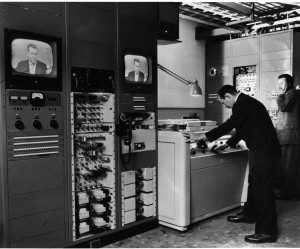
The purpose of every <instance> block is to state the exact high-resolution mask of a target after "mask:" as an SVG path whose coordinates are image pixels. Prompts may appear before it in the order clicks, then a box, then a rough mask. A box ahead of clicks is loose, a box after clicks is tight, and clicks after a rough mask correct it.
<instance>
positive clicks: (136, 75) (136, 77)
mask: <svg viewBox="0 0 300 249" xmlns="http://www.w3.org/2000/svg"><path fill="white" fill-rule="evenodd" d="M133 65H134V71H131V72H129V73H128V76H127V80H129V81H137V82H144V79H145V75H144V73H142V72H141V71H140V67H141V63H140V61H139V60H138V59H134V60H133Z"/></svg>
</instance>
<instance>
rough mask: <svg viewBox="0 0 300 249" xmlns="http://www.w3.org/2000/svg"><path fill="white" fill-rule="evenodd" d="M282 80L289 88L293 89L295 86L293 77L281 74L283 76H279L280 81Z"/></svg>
mask: <svg viewBox="0 0 300 249" xmlns="http://www.w3.org/2000/svg"><path fill="white" fill-rule="evenodd" d="M282 78H284V79H285V81H286V84H287V87H293V86H294V78H293V77H292V76H291V75H289V74H287V73H285V74H281V75H279V76H278V79H282Z"/></svg>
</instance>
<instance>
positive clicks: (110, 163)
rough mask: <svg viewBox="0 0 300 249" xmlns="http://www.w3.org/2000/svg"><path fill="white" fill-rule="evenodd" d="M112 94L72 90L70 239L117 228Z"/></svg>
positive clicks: (113, 103) (113, 100) (113, 97)
mask: <svg viewBox="0 0 300 249" xmlns="http://www.w3.org/2000/svg"><path fill="white" fill-rule="evenodd" d="M114 111H115V96H114V94H113V93H88V92H75V93H71V113H72V118H71V123H72V144H71V146H72V151H73V153H72V154H73V155H72V171H73V179H72V182H73V183H72V185H73V186H72V196H73V203H74V204H73V217H74V218H73V228H74V229H73V231H74V232H73V239H74V240H78V239H81V238H84V237H86V236H92V235H95V234H97V233H102V232H105V231H109V230H112V229H115V228H116V196H115V191H116V183H115V174H116V173H115V171H116V169H115V146H114V144H115V118H114Z"/></svg>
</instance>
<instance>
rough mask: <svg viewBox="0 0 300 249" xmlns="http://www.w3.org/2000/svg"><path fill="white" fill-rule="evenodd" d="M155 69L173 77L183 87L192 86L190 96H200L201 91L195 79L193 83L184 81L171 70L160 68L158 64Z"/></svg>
mask: <svg viewBox="0 0 300 249" xmlns="http://www.w3.org/2000/svg"><path fill="white" fill-rule="evenodd" d="M157 68H158V69H160V70H162V71H164V72H165V73H167V74H169V75H170V76H172V77H174V78H175V79H177V80H179V81H180V82H182V83H183V84H185V85H193V90H192V96H200V95H202V90H201V88H200V86H199V85H198V80H197V79H195V81H194V82H191V81H189V80H186V79H184V78H182V77H181V76H179V75H178V74H176V73H174V72H172V71H171V70H169V69H167V68H165V67H164V66H162V65H160V64H157Z"/></svg>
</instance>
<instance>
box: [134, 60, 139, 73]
mask: <svg viewBox="0 0 300 249" xmlns="http://www.w3.org/2000/svg"><path fill="white" fill-rule="evenodd" d="M140 67H141V64H140V63H139V62H138V61H135V62H134V71H135V73H139V72H140Z"/></svg>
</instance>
